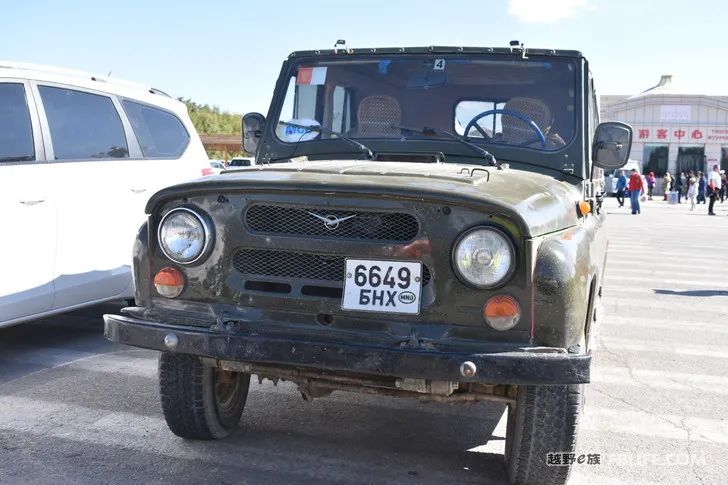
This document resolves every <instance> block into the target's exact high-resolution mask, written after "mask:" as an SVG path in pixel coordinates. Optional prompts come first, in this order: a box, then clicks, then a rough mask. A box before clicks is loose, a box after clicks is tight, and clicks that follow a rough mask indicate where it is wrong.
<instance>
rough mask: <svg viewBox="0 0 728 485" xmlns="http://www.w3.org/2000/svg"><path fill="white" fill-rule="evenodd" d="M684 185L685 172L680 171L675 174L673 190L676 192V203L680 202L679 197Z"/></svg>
mask: <svg viewBox="0 0 728 485" xmlns="http://www.w3.org/2000/svg"><path fill="white" fill-rule="evenodd" d="M684 186H685V172H680V173H678V174H677V175H675V191H676V192H677V203H678V204H682V202H680V197H681V196H682V191H683V187H684Z"/></svg>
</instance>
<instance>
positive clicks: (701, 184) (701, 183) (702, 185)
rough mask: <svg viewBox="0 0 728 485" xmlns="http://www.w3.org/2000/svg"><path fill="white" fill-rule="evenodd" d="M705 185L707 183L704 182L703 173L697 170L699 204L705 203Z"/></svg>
mask: <svg viewBox="0 0 728 485" xmlns="http://www.w3.org/2000/svg"><path fill="white" fill-rule="evenodd" d="M706 185H707V184H706V182H705V174H704V173H703V172H702V171H700V172H698V204H700V203H701V202H702V203H703V204H705V187H706Z"/></svg>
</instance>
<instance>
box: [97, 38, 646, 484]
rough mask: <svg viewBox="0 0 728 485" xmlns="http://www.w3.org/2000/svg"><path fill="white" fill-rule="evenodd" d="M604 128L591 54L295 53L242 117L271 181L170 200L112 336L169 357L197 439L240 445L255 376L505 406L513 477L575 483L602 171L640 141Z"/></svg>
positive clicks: (157, 208) (313, 390)
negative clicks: (566, 455)
mask: <svg viewBox="0 0 728 485" xmlns="http://www.w3.org/2000/svg"><path fill="white" fill-rule="evenodd" d="M598 118H599V113H598V109H597V103H596V95H595V92H594V87H593V83H592V79H591V75H590V73H589V66H588V64H587V61H586V59H585V58H584V57H583V56H582V55H581V54H580V53H579V52H575V51H559V50H545V49H524V48H522V47H520V46H519V47H511V48H466V47H427V48H384V49H380V48H377V49H347V48H343V49H338V50H322V51H307V52H295V53H293V54H291V55H290V56H289V58H288V59H287V60H286V61H285V62H284V63H283V68H282V70H281V74H280V77H279V78H278V82H277V83H276V86H275V91H274V93H273V101H272V103H271V106H270V110H269V112H268V115H267V117H264V116H263V115H261V114H257V113H253V114H248V115H246V116H245V117H244V119H243V124H244V134H243V138H244V139H243V144H244V147H245V149H246V151H248V152H250V153H255V156H256V166H254V167H250V168H243V169H239V170H231V171H226V172H223V173H222V174H220V175H217V176H213V177H206V178H204V179H201V180H198V181H194V182H190V183H186V184H182V185H177V186H173V187H169V188H167V189H165V190H162V191H161V192H159V193H157V194H156V195H154V196H153V197H152V198H151V200H150V201H149V203H148V205H147V213H148V215H149V218H148V222H147V223H146V224H145V225H144V226H143V227H142V229H141V230H140V232H139V235H138V238H137V240H136V243H135V246H134V275H135V281H136V305H137V306H135V307H130V308H126V309H124V310H123V311H122V313H123V315H106V316H105V321H106V328H105V332H106V336H107V338H109V339H110V340H113V341H116V342H122V343H125V344H129V345H134V346H138V347H145V348H150V349H158V350H161V351H162V353H161V356H160V363H159V379H160V386H161V398H162V407H163V409H164V415H165V417H166V420H167V423H168V424H169V427H170V428H171V430H172V431H173V432H174V433H175V434H177V435H179V436H182V437H185V438H190V439H214V438H222V437H224V436H226V435H228V434H229V433H230V432H232V431H233V430H234V429H235V428H236V427H237V426H238V422H239V420H240V417H241V414H242V412H243V407H244V406H245V401H246V398H247V393H248V386H249V382H250V376H251V374H255V375H257V376H259V377H260V378H270V379H282V380H287V381H292V382H294V383H296V384H297V385H298V386H299V389H300V392H301V393H302V395H303V396H304V398H307V399H310V398H316V397H321V396H325V395H328V394H330V393H331V392H332V391H359V392H367V393H375V394H382V395H388V396H402V397H414V398H420V399H423V400H427V401H437V402H452V403H457V402H473V401H496V402H500V403H506V404H507V406H508V426H507V438H506V452H505V460H506V467H507V472H508V477H509V480H510V481H511V482H513V483H528V484H553V483H564V482H565V481H566V480H567V478H568V474H569V467H568V466H550V465H551V463H549V462H548V460H547V455H548V454H549V453H563V452H573V451H574V447H575V441H576V435H577V422H578V420H579V415H580V413H581V408H582V404H583V394H584V390H583V388H584V384H586V383H588V382H589V367H590V363H591V358H592V356H591V352H592V350H593V349H594V344H593V341H594V335H595V330H596V328H595V322H596V316H597V313H596V308H597V307H598V300H599V297H600V294H601V289H602V281H603V275H604V265H605V258H606V250H607V240H606V235H605V228H604V219H605V214H604V211H603V210H602V208H601V200H602V180H601V173H602V170H601V169H607V170H613V169H615V168H616V167H619V166H622V165H623V164H624V163H625V162H626V160H627V157H628V154H629V151H630V145H631V142H632V130H631V128H630V127H629V126H628V125H624V124H621V123H602V124H599V122H598ZM597 174H598V175H599V176H597ZM597 179H599V180H597ZM474 412H475V411H474Z"/></svg>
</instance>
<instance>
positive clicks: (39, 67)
mask: <svg viewBox="0 0 728 485" xmlns="http://www.w3.org/2000/svg"><path fill="white" fill-rule="evenodd" d="M3 68H6V69H8V68H9V69H22V70H25V71H36V72H45V73H49V74H61V75H64V76H72V77H79V78H84V79H90V80H91V81H95V82H100V83H108V84H116V85H119V86H127V87H130V88H136V89H141V90H144V91H148V92H150V93H152V94H160V95H162V96H166V97H168V98H171V96H170V95H169V94H167V93H165V92H164V91H162V90H161V89H156V88H152V87H149V86H145V85H144V84H140V83H135V82H133V81H127V80H124V79H117V78H111V77H109V76H98V75H96V74H93V73H90V72H86V71H81V70H79V69H69V68H65V67H56V66H49V65H45V64H33V63H29V62H15V61H4V60H0V69H3Z"/></svg>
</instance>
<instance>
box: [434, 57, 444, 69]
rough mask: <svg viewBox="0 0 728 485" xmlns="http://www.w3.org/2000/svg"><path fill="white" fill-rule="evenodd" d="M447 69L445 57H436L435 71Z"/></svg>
mask: <svg viewBox="0 0 728 485" xmlns="http://www.w3.org/2000/svg"><path fill="white" fill-rule="evenodd" d="M443 70H445V59H435V71H443Z"/></svg>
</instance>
